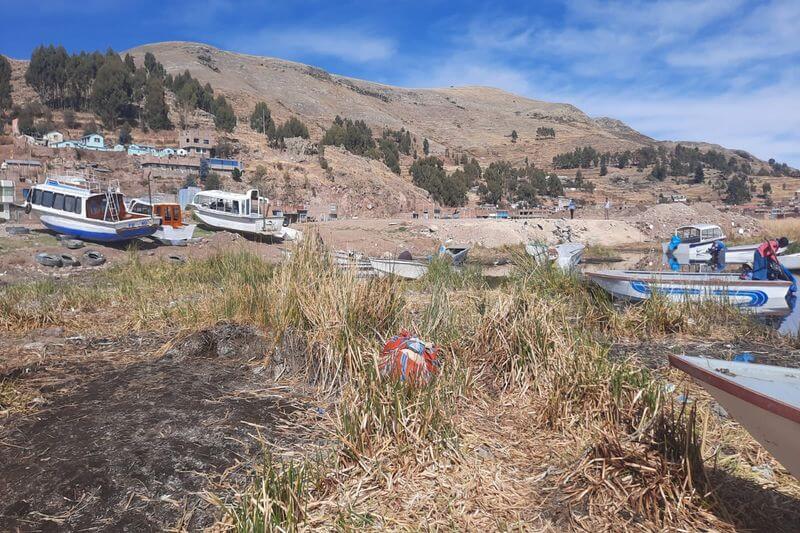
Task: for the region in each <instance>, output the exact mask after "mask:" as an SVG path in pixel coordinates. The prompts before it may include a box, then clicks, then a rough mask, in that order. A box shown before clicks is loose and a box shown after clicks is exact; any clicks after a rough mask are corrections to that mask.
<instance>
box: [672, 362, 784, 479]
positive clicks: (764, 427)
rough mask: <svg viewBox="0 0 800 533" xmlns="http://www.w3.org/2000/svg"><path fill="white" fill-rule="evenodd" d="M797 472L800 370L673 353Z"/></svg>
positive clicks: (680, 364) (683, 367)
mask: <svg viewBox="0 0 800 533" xmlns="http://www.w3.org/2000/svg"><path fill="white" fill-rule="evenodd" d="M669 362H670V364H671V365H672V366H674V367H675V368H678V369H680V370H682V371H684V372H686V373H687V374H689V375H690V376H692V377H693V378H695V379H696V380H697V381H698V382H699V383H700V385H702V386H703V388H704V389H706V391H708V393H709V394H710V395H711V396H713V397H714V399H715V400H717V401H718V402H719V403H720V404H721V405H722V407H724V408H725V410H726V411H728V413H730V414H731V416H732V417H733V418H735V419H736V421H738V422H739V423H740V424H741V425H742V426H743V427H744V428H745V429H746V430H747V431H749V432H750V434H751V435H753V437H754V438H755V439H756V440H757V441H758V442H760V443H761V445H762V446H764V448H766V449H767V450H768V451H769V453H771V454H772V455H773V456H774V457H775V459H777V460H778V461H779V462H780V463H781V464H782V465H783V466H784V467H786V469H787V470H788V471H789V472H790V473H791V474H792V475H793V476H795V477H796V478H798V479H800V370H798V369H796V368H784V367H780V366H768V365H759V364H753V363H744V362H738V361H723V360H719V359H706V358H703V357H690V356H686V355H670V356H669Z"/></svg>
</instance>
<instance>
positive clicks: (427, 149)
mask: <svg viewBox="0 0 800 533" xmlns="http://www.w3.org/2000/svg"><path fill="white" fill-rule="evenodd" d="M430 148H431V145H430V144H429V143H428V139H427V138H425V139H424V140H423V141H422V153H423V154H425V155H426V156H427V155H428V154H429V153H430Z"/></svg>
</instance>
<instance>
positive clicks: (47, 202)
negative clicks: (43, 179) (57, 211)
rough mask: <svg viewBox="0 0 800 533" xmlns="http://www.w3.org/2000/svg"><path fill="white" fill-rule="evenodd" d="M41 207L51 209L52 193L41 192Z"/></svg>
mask: <svg viewBox="0 0 800 533" xmlns="http://www.w3.org/2000/svg"><path fill="white" fill-rule="evenodd" d="M42 205H43V206H44V207H53V191H42Z"/></svg>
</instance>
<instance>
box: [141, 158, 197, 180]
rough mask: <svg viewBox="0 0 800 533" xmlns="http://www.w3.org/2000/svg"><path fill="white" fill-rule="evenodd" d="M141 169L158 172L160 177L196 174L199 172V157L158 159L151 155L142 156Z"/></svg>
mask: <svg viewBox="0 0 800 533" xmlns="http://www.w3.org/2000/svg"><path fill="white" fill-rule="evenodd" d="M142 168H146V169H150V170H153V171H154V172H155V171H163V172H160V174H161V175H164V176H167V175H184V174H189V173H194V174H197V173H198V172H199V171H200V158H199V157H175V156H172V157H158V156H156V155H153V154H148V155H146V156H144V159H143V160H142Z"/></svg>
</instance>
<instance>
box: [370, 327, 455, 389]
mask: <svg viewBox="0 0 800 533" xmlns="http://www.w3.org/2000/svg"><path fill="white" fill-rule="evenodd" d="M381 359H382V363H381V375H382V376H384V377H391V378H393V379H397V380H400V381H404V382H408V383H411V384H412V385H426V384H428V383H429V382H430V380H431V378H432V377H433V376H434V375H436V374H437V373H438V372H439V369H440V367H441V361H440V360H439V350H438V348H436V346H435V345H433V344H428V343H426V342H424V341H422V340H421V339H419V338H417V337H413V336H412V335H411V333H409V332H408V331H405V330H404V331H401V332H400V334H399V335H396V336H394V337H392V338H391V339H389V341H388V342H387V343H386V344H385V345H384V347H383V350H382V351H381Z"/></svg>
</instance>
